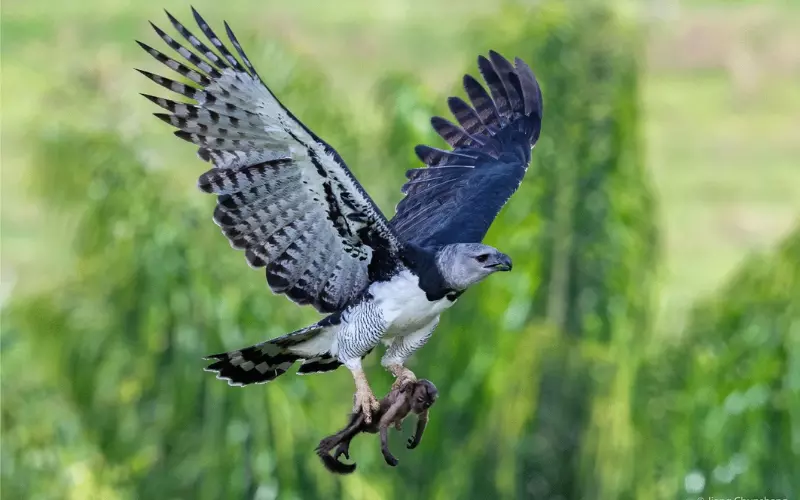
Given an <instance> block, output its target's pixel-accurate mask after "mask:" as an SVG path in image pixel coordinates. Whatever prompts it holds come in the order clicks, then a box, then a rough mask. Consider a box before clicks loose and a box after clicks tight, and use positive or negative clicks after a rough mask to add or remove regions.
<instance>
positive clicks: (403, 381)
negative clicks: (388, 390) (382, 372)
mask: <svg viewBox="0 0 800 500" xmlns="http://www.w3.org/2000/svg"><path fill="white" fill-rule="evenodd" d="M389 369H390V370H391V372H392V375H394V376H395V379H394V383H393V384H392V390H393V391H395V390H399V389H402V388H404V387H405V386H407V385H408V384H413V383H414V382H416V381H417V376H416V375H414V372H412V371H411V370H409V369H408V368H406V367H405V366H403V365H394V366H391V367H389Z"/></svg>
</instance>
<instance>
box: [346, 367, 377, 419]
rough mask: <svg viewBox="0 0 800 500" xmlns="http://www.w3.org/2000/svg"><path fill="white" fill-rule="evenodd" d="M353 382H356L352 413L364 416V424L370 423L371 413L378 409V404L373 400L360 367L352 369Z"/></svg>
mask: <svg viewBox="0 0 800 500" xmlns="http://www.w3.org/2000/svg"><path fill="white" fill-rule="evenodd" d="M351 371H352V372H353V380H355V382H356V394H355V396H354V397H353V413H361V414H363V415H364V422H366V423H368V424H369V423H372V413H373V412H375V411H377V410H378V408H380V403H379V402H378V400H377V399H375V394H373V392H372V389H371V388H370V386H369V382H367V376H366V375H365V374H364V370H362V369H361V367H359V368H357V369H352V370H351Z"/></svg>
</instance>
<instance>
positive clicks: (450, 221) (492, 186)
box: [391, 51, 542, 246]
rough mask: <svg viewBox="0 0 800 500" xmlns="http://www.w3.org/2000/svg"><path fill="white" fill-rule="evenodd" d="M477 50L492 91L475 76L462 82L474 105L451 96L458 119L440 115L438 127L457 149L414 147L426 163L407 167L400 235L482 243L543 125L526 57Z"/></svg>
mask: <svg viewBox="0 0 800 500" xmlns="http://www.w3.org/2000/svg"><path fill="white" fill-rule="evenodd" d="M514 62H515V65H512V64H511V63H510V62H508V61H507V60H506V59H504V58H503V57H502V56H501V55H499V54H498V53H496V52H494V51H491V52H489V58H488V59H487V58H485V57H483V56H480V57H479V58H478V68H479V69H480V72H481V74H482V75H483V78H484V79H485V80H486V83H487V84H488V86H489V91H490V92H491V95H490V94H489V93H487V92H486V90H485V89H484V88H483V86H482V85H481V84H480V83H478V81H477V80H475V79H474V78H473V77H471V76H470V75H466V76H464V89H465V90H466V92H467V96H469V99H470V101H472V106H470V105H469V104H467V103H466V102H464V101H463V100H462V99H460V98H458V97H451V98H450V99H448V104H449V106H450V110H451V111H452V112H453V115H454V116H455V118H456V120H457V121H458V123H459V125H455V124H453V123H451V122H449V121H448V120H445V119H444V118H440V117H434V118H433V119H431V124H432V125H433V128H434V130H436V132H437V133H438V134H439V135H440V136H442V138H443V139H444V140H445V141H447V143H448V144H450V146H451V147H452V148H453V151H443V150H441V149H436V148H432V147H429V146H423V145H420V146H417V147H416V149H415V151H416V153H417V156H419V158H420V159H421V160H422V161H423V162H424V163H425V164H426V165H427V167H423V168H417V169H413V170H409V171H408V172H407V173H406V177H408V179H409V180H408V182H406V184H405V185H404V186H403V193H404V194H405V195H406V196H405V198H403V200H401V201H400V203H399V204H398V205H397V214H396V215H395V217H394V218H393V219H392V221H391V227H392V229H394V231H395V234H397V237H398V238H400V239H401V240H403V241H410V242H413V243H416V244H418V245H422V246H435V245H446V244H451V243H478V242H480V241H481V240H483V237H484V236H485V235H486V232H487V231H488V230H489V226H491V224H492V222H493V221H494V219H495V217H496V216H497V214H498V213H499V212H500V209H501V208H502V207H503V205H505V203H506V201H508V199H509V198H510V197H511V195H512V194H514V191H516V190H517V188H518V187H519V185H520V183H521V182H522V178H523V177H524V176H525V172H526V171H527V169H528V164H529V163H530V160H531V149H532V148H533V146H534V145H535V144H536V141H537V140H538V139H539V132H540V130H541V124H542V92H541V90H540V89H539V84H538V82H537V81H536V77H535V76H534V74H533V72H532V71H531V69H530V68H529V67H528V65H527V64H525V62H523V61H522V60H521V59H515V61H514Z"/></svg>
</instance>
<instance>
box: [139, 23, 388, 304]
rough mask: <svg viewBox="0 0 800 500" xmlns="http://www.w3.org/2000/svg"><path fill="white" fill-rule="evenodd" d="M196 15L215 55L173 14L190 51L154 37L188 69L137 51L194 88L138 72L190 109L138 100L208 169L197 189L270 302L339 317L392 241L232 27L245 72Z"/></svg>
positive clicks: (384, 262) (333, 155)
mask: <svg viewBox="0 0 800 500" xmlns="http://www.w3.org/2000/svg"><path fill="white" fill-rule="evenodd" d="M192 11H193V13H194V18H195V20H196V21H197V24H198V26H199V28H200V31H202V32H203V34H204V35H205V37H206V38H207V39H208V41H209V42H210V43H211V45H212V46H213V49H211V48H209V47H208V46H206V45H205V44H204V43H203V42H201V41H200V40H199V39H198V38H197V37H195V36H194V35H193V34H192V33H190V32H189V30H187V29H186V28H185V27H184V26H183V25H182V24H180V23H179V22H178V21H177V20H176V19H175V18H174V17H172V16H171V15H169V13H167V15H168V16H169V19H170V21H171V22H172V25H173V26H174V27H175V29H176V30H177V31H178V33H179V34H180V35H181V36H182V37H183V38H184V39H186V41H187V42H188V47H190V48H187V47H185V46H183V45H181V44H179V43H178V42H177V41H176V40H174V39H173V38H171V37H170V36H169V35H167V34H166V33H165V32H164V31H162V30H161V29H159V28H158V27H156V26H155V25H153V28H154V29H155V30H156V33H158V35H159V36H160V37H161V39H162V40H163V41H164V42H166V44H167V45H168V46H170V47H171V48H172V49H173V50H175V51H176V52H177V53H178V54H180V56H182V57H183V59H185V60H186V62H187V63H188V64H184V63H182V62H179V61H177V60H175V59H172V58H170V57H167V56H166V55H164V54H162V53H161V52H159V51H157V50H155V49H153V48H151V47H149V46H147V45H145V44H143V43H141V42H138V43H139V45H141V46H142V48H144V49H145V50H146V51H147V52H148V53H150V55H152V56H153V57H154V58H156V59H157V60H158V61H160V62H162V63H164V64H165V65H166V66H168V67H169V68H171V69H172V70H174V71H176V72H177V73H179V74H180V75H182V76H183V77H184V78H186V79H188V80H190V81H191V82H193V84H194V85H184V84H183V83H179V82H176V81H173V80H169V79H167V78H164V77H161V76H158V75H155V74H152V73H149V72H146V71H141V70H139V71H140V72H141V73H142V74H144V75H145V76H147V77H148V78H150V79H151V80H153V81H154V82H156V83H157V84H159V85H161V86H163V87H165V88H167V89H169V90H171V91H173V92H176V93H177V94H180V95H182V96H185V97H188V98H191V99H193V100H194V101H196V103H184V102H176V101H171V100H168V99H164V98H160V97H154V96H149V95H145V97H147V98H148V99H149V100H151V101H152V102H154V103H156V104H158V105H159V106H161V107H162V108H164V109H166V110H167V113H157V114H156V116H158V117H159V118H161V119H162V120H164V121H165V122H167V123H170V124H172V125H174V126H175V127H177V128H178V129H179V130H177V131H176V132H175V135H177V136H178V137H180V138H181V139H185V140H187V141H189V142H192V143H194V144H196V145H198V146H199V147H200V148H199V150H198V155H199V156H200V158H202V159H203V160H205V161H208V162H211V163H212V164H213V166H214V167H213V168H212V169H211V170H209V171H208V172H206V173H204V174H203V175H201V176H200V179H199V180H198V185H199V187H200V189H202V190H203V191H206V192H208V193H214V194H216V195H217V206H216V209H215V210H214V221H215V222H216V223H217V224H218V225H219V226H220V227H221V228H222V232H223V233H224V234H225V236H227V238H228V240H229V241H230V244H231V246H233V248H236V249H241V250H244V251H245V257H246V259H247V262H248V263H249V264H250V265H251V266H253V267H256V268H259V267H265V268H266V275H267V282H268V283H269V286H270V288H271V289H272V290H273V291H274V292H275V293H284V294H286V295H287V296H288V297H289V298H290V299H292V300H294V301H295V302H297V303H300V304H313V305H314V307H315V308H317V309H318V310H320V311H322V312H331V311H337V310H340V309H341V308H342V307H344V306H345V305H346V304H347V302H348V301H349V300H351V299H352V298H354V297H357V296H358V295H359V294H360V293H361V291H362V290H363V289H364V288H365V286H367V284H368V283H369V280H370V276H371V275H374V273H377V272H383V271H384V270H385V269H386V268H387V267H391V266H393V265H394V262H395V258H396V255H397V251H398V241H397V239H396V237H395V236H394V234H393V232H392V231H391V230H390V229H389V227H388V222H387V221H386V218H385V217H384V216H383V214H382V213H381V211H380V209H378V207H377V206H376V205H375V204H374V203H373V201H372V200H371V199H370V197H369V196H368V195H367V193H366V192H364V190H363V188H362V187H361V186H360V185H359V183H358V181H357V180H356V179H355V177H353V175H352V174H351V173H350V171H349V170H348V168H347V166H346V165H345V163H344V161H343V160H342V159H341V157H340V156H339V154H338V153H337V152H336V151H335V150H334V149H333V148H331V147H330V146H329V145H328V144H326V143H325V142H324V141H322V140H321V139H320V138H319V137H317V136H316V135H314V133H313V132H311V131H310V130H309V129H308V128H306V127H305V126H304V125H303V124H302V123H300V121H299V120H297V118H295V117H294V116H293V115H292V113H291V112H289V110H287V109H286V108H285V107H284V106H283V105H282V104H281V103H280V102H279V101H278V99H277V98H276V97H275V96H274V95H273V94H272V93H271V92H270V90H269V89H268V88H267V86H266V85H265V84H264V83H263V81H262V80H261V78H260V77H259V76H258V74H257V73H256V71H255V69H254V68H253V66H252V65H251V63H250V61H249V60H248V58H247V56H245V54H244V52H243V50H242V47H241V46H240V44H239V42H238V41H237V39H236V37H235V36H234V34H233V32H232V31H231V29H230V28H229V27H228V25H227V23H226V24H225V28H226V31H227V35H228V38H229V39H230V42H231V44H232V45H233V46H234V47H235V49H236V52H237V53H238V54H239V58H240V59H241V62H240V61H239V60H237V58H236V57H234V56H233V54H231V53H230V52H229V51H228V49H227V48H226V47H225V45H224V44H223V43H222V42H221V41H220V39H219V38H218V37H217V36H216V35H215V34H214V32H213V31H212V30H211V28H210V27H209V26H208V24H207V23H206V22H205V21H204V20H203V18H202V17H200V15H199V14H198V13H197V12H196V11H195V10H194V9H192Z"/></svg>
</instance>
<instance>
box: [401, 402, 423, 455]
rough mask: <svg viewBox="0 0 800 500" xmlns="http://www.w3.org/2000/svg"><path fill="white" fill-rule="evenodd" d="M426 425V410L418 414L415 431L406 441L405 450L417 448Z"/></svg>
mask: <svg viewBox="0 0 800 500" xmlns="http://www.w3.org/2000/svg"><path fill="white" fill-rule="evenodd" d="M427 425H428V409H427V408H426V409H425V410H424V411H423V412H422V413H420V414H419V416H418V417H417V429H416V431H414V435H413V436H411V437H410V438H409V439H408V445H407V446H406V448H408V449H409V450H413V449H414V448H416V447H417V446H419V443H420V441H422V434H423V433H424V432H425V427H426V426H427Z"/></svg>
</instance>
